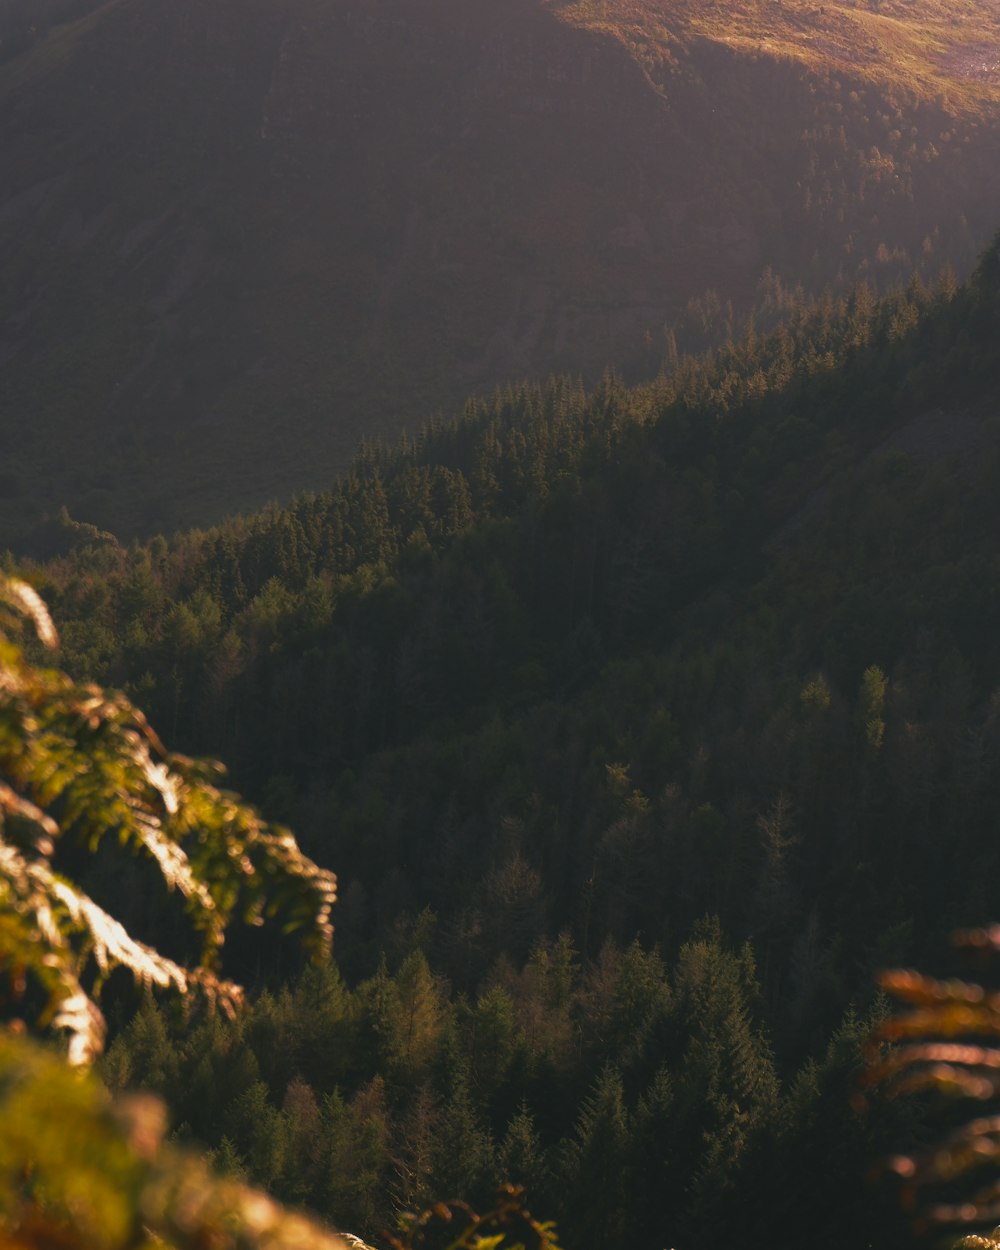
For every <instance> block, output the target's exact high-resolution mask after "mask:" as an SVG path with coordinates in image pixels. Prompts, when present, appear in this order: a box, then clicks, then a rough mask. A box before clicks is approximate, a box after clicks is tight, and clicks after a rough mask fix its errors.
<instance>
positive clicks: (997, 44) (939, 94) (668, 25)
mask: <svg viewBox="0 0 1000 1250" xmlns="http://www.w3.org/2000/svg"><path fill="white" fill-rule="evenodd" d="M552 8H553V9H554V10H555V11H556V12H557V13H558V14H559V15H560V16H561V17H562V18H564V19H566V20H569V21H572V22H574V23H576V24H579V25H582V26H587V27H590V28H592V29H603V30H606V31H610V32H613V33H614V34H615V35H616V36H618V37H619V38H620V39H621V40H622V41H623V42H624V43H625V44H626V45H627V46H629V47H630V48H631V49H633V51H634V52H635V54H636V55H637V56H638V57H640V59H642V60H644V61H645V62H646V63H647V64H648V66H649V68H650V72H651V75H652V76H653V77H658V76H659V74H658V69H659V66H660V65H663V64H666V65H669V64H670V62H671V60H672V59H673V58H674V57H675V56H676V55H677V53H678V51H679V50H681V49H682V48H683V45H684V44H685V43H686V42H688V41H690V40H691V39H692V38H693V37H703V38H706V39H711V40H714V41H716V42H719V43H724V44H727V45H729V46H730V47H732V48H736V49H739V50H741V51H744V52H763V53H766V54H767V55H768V56H779V57H788V58H791V59H794V60H796V61H799V62H801V63H802V64H804V65H807V66H809V67H810V68H811V69H814V70H817V71H820V72H823V71H826V70H829V69H836V70H839V71H844V72H846V73H849V74H851V75H857V76H861V77H863V78H865V79H868V80H870V81H872V82H881V83H892V84H896V85H898V86H902V87H906V88H907V89H909V90H911V91H912V92H913V93H914V94H915V95H916V96H918V97H919V98H921V99H926V100H935V101H938V102H941V103H944V104H946V105H948V106H950V107H953V108H956V109H962V110H971V111H973V112H980V111H982V109H983V107H984V105H987V104H988V103H991V102H992V103H996V102H997V101H998V100H1000V8H998V7H997V5H995V4H992V3H989V2H988V0H839V2H837V0H831V2H828V3H817V2H816V0H753V2H749V3H747V2H745V0H744V2H735V3H730V2H728V0H727V2H720V0H676V2H674V0H666V2H665V0H568V2H564V0H553V3H552Z"/></svg>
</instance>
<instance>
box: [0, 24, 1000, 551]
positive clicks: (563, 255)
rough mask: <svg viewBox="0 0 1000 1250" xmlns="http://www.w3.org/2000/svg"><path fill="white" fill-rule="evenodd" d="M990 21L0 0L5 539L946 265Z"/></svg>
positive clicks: (975, 128) (239, 487) (215, 511)
mask: <svg viewBox="0 0 1000 1250" xmlns="http://www.w3.org/2000/svg"><path fill="white" fill-rule="evenodd" d="M998 31H1000V21H998V18H997V16H996V13H995V9H994V6H992V5H990V4H987V3H985V2H977V3H970V4H966V5H962V6H960V7H959V8H955V6H951V5H947V4H943V3H936V2H935V0H921V2H920V3H908V2H907V3H904V2H903V0H899V2H898V3H897V2H895V0H883V3H881V4H874V3H873V4H871V5H868V6H865V5H854V4H849V3H840V4H834V3H828V4H826V5H824V6H820V7H817V6H815V5H812V4H809V3H805V2H804V0H803V2H800V0H784V2H783V3H780V4H766V5H764V4H759V3H756V4H750V3H745V4H732V5H728V4H727V5H722V6H719V5H715V4H709V3H707V2H699V3H695V2H694V0H688V2H686V3H676V4H672V5H668V6H663V5H655V4H652V3H649V4H645V5H643V4H638V3H625V0H604V2H603V3H597V2H596V0H595V2H586V3H583V2H581V3H579V4H575V5H569V4H556V3H541V2H540V0H515V2H513V3H509V4H504V5H497V4H495V3H487V2H486V0H465V2H463V3H458V2H457V0H420V3H419V4H415V3H412V2H411V3H403V0H372V2H371V3H366V4H365V5H363V6H362V5H355V4H352V3H350V2H349V0H336V3H320V2H319V0H239V2H237V0H213V2H212V4H211V5H206V4H205V3H204V2H203V0H109V2H108V3H105V4H99V5H94V4H92V3H89V2H88V0H83V2H82V3H77V4H76V5H73V4H70V3H66V4H62V5H59V4H57V3H54V2H53V3H52V4H50V5H48V6H41V5H40V6H38V7H37V8H35V7H32V6H30V5H29V6H25V5H24V4H23V3H20V2H19V0H18V2H17V3H15V0H2V3H0V34H3V33H4V32H6V33H5V37H4V42H3V43H2V44H0V55H5V56H6V59H5V60H4V61H3V63H2V64H0V168H2V169H3V171H4V177H3V183H2V186H0V256H2V257H3V267H2V278H0V368H2V371H3V372H2V379H3V386H2V396H0V542H5V543H13V544H17V543H19V542H23V541H24V540H25V539H26V536H27V535H28V534H29V533H30V532H31V530H32V529H33V527H34V525H35V524H36V523H37V521H38V519H39V517H40V516H41V515H42V514H43V513H44V512H49V513H54V512H55V511H56V510H57V508H58V507H59V506H60V505H62V504H66V505H68V506H69V508H70V511H71V512H72V513H73V514H74V515H77V516H80V517H81V518H82V519H83V520H85V521H87V522H94V523H96V524H97V525H99V526H101V527H106V528H110V529H112V530H114V531H115V532H117V533H119V534H120V535H122V536H125V537H127V536H129V535H131V534H133V533H136V532H139V533H142V532H147V533H148V532H150V531H153V530H155V529H157V528H160V529H170V528H173V527H174V526H176V525H179V524H181V523H186V524H190V523H192V522H194V523H202V524H204V523H208V522H212V521H215V520H217V519H218V518H219V517H221V516H222V515H223V514H224V513H226V512H227V511H231V510H233V509H235V508H248V507H251V506H257V505H259V504H260V503H261V502H262V501H263V500H265V499H267V498H269V497H273V496H275V495H278V496H284V497H288V496H290V495H291V494H292V492H293V491H295V490H298V489H303V488H307V487H313V488H316V487H324V486H326V485H328V484H329V482H330V481H331V480H332V477H333V475H334V474H335V473H336V472H338V471H340V470H342V469H343V468H344V467H345V466H346V465H347V464H348V462H349V460H350V457H351V455H352V453H353V451H354V449H355V447H356V445H357V442H358V439H359V438H360V437H362V436H365V437H368V438H373V437H378V436H382V435H386V434H388V435H390V436H392V437H395V434H396V432H397V431H398V430H399V428H401V427H402V426H404V425H409V426H410V427H411V428H412V427H414V426H415V425H416V424H418V423H419V422H420V421H421V420H423V419H426V418H428V417H430V416H432V415H433V414H434V413H435V412H436V411H438V410H439V409H442V408H443V409H445V410H446V411H450V410H453V409H454V406H455V405H457V404H458V403H459V402H460V401H461V399H462V398H463V397H464V396H465V395H466V394H467V393H469V392H470V391H476V390H482V389H484V388H485V389H486V390H489V389H491V388H492V387H493V386H494V385H495V384H496V382H498V381H503V380H505V379H507V378H509V377H522V376H529V377H530V376H544V375H546V374H548V373H549V372H550V371H553V370H556V371H563V370H565V371H569V372H572V373H577V372H579V373H582V374H583V375H584V377H585V378H586V379H591V380H596V378H597V377H598V376H599V374H600V371H601V370H602V369H603V368H604V366H605V365H606V364H607V363H609V362H611V363H615V364H616V365H618V366H619V367H620V368H622V369H623V370H624V371H625V374H626V376H636V377H638V376H642V375H646V376H651V375H655V373H656V371H657V370H658V368H659V365H660V362H661V360H662V359H663V357H664V355H669V353H670V352H671V351H672V350H673V342H674V341H675V338H676V336H673V337H671V336H666V337H665V335H664V327H665V326H667V325H674V323H675V322H677V330H678V333H679V334H680V337H681V340H682V346H683V341H684V336H685V335H687V339H688V341H690V342H692V343H694V342H697V341H701V342H709V341H711V340H712V339H713V338H717V337H720V336H721V338H725V336H726V333H727V332H728V331H729V330H731V328H732V322H733V311H732V308H731V307H730V304H731V303H735V306H736V308H737V310H738V309H740V308H742V309H746V308H748V307H750V306H751V305H752V304H755V303H756V304H759V305H760V306H761V308H762V309H763V310H764V311H765V312H767V310H768V309H772V308H773V307H775V306H779V305H780V306H782V307H787V306H788V305H789V302H790V301H792V302H794V299H795V298H796V297H795V295H794V292H795V289H796V287H798V286H800V285H801V286H803V287H804V288H805V289H806V290H807V291H817V290H819V289H821V288H822V287H823V286H825V285H826V284H831V283H832V284H836V283H838V282H843V281H849V280H853V279H854V278H856V277H858V276H859V275H868V276H870V277H871V278H872V279H873V280H875V281H878V280H884V279H887V278H890V277H894V276H896V275H897V274H898V273H900V272H904V271H905V272H909V271H910V269H912V268H913V267H914V266H922V267H923V268H924V269H925V271H934V270H936V269H937V268H939V267H940V265H942V264H943V263H945V262H948V261H950V262H951V263H953V264H954V265H955V267H956V268H957V269H959V270H960V271H963V270H965V269H966V268H967V267H968V264H969V262H970V260H971V257H972V256H973V255H974V254H975V252H976V251H977V250H978V249H979V248H980V247H981V246H982V244H983V243H984V242H985V240H986V238H987V235H988V232H989V230H991V229H992V226H993V224H994V222H993V218H994V214H995V204H996V202H997V192H998V190H1000V160H998V159H997V155H998V135H1000V129H998V126H1000V104H998V101H1000V75H998V71H997V52H996V50H997V47H998V46H1000V33H998ZM790 293H791V294H790ZM692 301H693V302H692ZM699 336H700V338H699Z"/></svg>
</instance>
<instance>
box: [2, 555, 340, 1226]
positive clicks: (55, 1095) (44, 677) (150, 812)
mask: <svg viewBox="0 0 1000 1250" xmlns="http://www.w3.org/2000/svg"><path fill="white" fill-rule="evenodd" d="M25 618H26V619H27V620H29V621H30V622H31V623H32V624H33V626H34V628H35V631H36V633H37V636H38V640H39V641H40V642H41V643H42V644H43V645H44V646H47V647H50V648H51V647H54V646H56V644H57V639H56V635H55V630H54V628H53V626H52V622H51V620H50V619H49V616H48V613H47V612H46V610H45V608H44V606H43V604H42V602H41V600H40V599H39V598H38V596H37V594H36V593H35V592H34V591H33V590H32V589H31V588H30V587H28V586H27V585H25V584H24V583H23V582H20V581H17V580H15V579H12V578H7V577H6V576H3V577H0V835H2V840H0V967H2V970H3V974H4V977H5V979H6V981H7V984H8V987H9V991H10V993H11V995H12V996H13V997H14V998H15V999H20V1000H23V1004H24V1008H25V1014H26V1015H28V1016H29V1018H31V1017H33V1016H34V1015H35V1010H34V1007H33V999H32V993H33V992H37V990H41V991H42V994H43V998H42V1000H41V1010H40V1013H38V1021H37V1022H38V1023H39V1024H41V1025H43V1026H44V1025H49V1024H50V1025H51V1026H52V1027H54V1028H55V1029H57V1030H65V1031H66V1032H67V1033H68V1034H69V1042H68V1058H69V1060H70V1064H71V1065H76V1066H77V1067H79V1066H80V1065H85V1064H87V1063H88V1062H89V1061H90V1060H92V1059H93V1058H94V1057H95V1055H96V1054H97V1052H98V1051H99V1050H100V1048H101V1044H102V1041H103V1034H104V1021H103V1017H102V1016H101V1013H100V1011H99V1009H98V1007H97V1004H96V996H97V993H98V991H99V989H100V985H101V982H102V980H103V979H104V978H105V977H106V976H108V975H109V974H110V973H111V972H112V971H114V970H115V969H116V968H123V969H126V970H127V971H128V972H130V973H131V974H132V976H133V977H134V978H135V979H136V981H137V982H139V983H140V984H141V985H142V986H144V987H146V988H149V987H151V986H160V987H169V988H170V989H172V990H174V991H175V992H176V993H178V994H180V995H181V996H182V997H186V996H187V995H188V994H189V992H190V991H192V990H193V989H195V988H196V987H197V988H198V989H199V990H200V991H201V992H202V993H203V994H205V995H206V996H207V997H208V999H209V1001H210V1003H211V1004H212V1005H213V1006H221V1007H222V1008H223V1009H225V1011H226V1012H227V1014H228V1015H229V1016H230V1017H232V1016H233V1015H234V1014H235V1011H236V1008H237V1006H238V1005H239V1003H240V1002H241V999H242V993H241V990H240V988H239V987H238V986H236V985H234V984H231V983H229V982H225V981H221V980H220V979H219V978H218V976H217V975H216V970H215V964H216V961H217V955H218V950H219V947H220V946H221V944H222V940H223V937H224V935H225V931H226V929H227V928H228V927H229V924H230V921H231V920H232V919H233V917H234V916H237V915H238V916H239V917H240V918H241V919H243V920H247V921H250V922H251V923H253V922H256V921H258V920H260V919H261V918H262V917H263V916H264V915H280V916H282V917H283V918H284V919H285V923H286V924H288V925H290V926H291V927H305V928H306V929H307V934H308V936H310V937H311V938H312V941H313V946H314V949H315V951H316V952H317V954H324V953H325V952H327V951H328V948H329V941H330V936H331V927H330V921H329V914H330V907H331V905H332V903H333V899H334V878H333V876H332V874H330V873H329V872H326V871H325V870H323V869H320V868H318V867H317V866H316V865H315V864H313V863H312V862H311V861H310V860H308V859H307V858H306V857H305V856H303V855H302V853H301V852H300V851H299V849H298V847H297V846H296V844H295V842H294V840H293V839H292V837H291V835H290V834H288V833H287V832H285V831H275V830H271V829H269V828H268V827H267V826H266V825H265V824H264V822H263V821H261V820H260V818H259V817H258V816H257V815H256V813H255V812H253V811H252V809H250V808H247V807H244V806H243V805H242V804H241V803H239V802H238V800H237V799H236V798H235V796H233V795H230V794H226V793H223V792H221V791H219V790H218V789H216V788H215V786H214V785H212V784H211V783H210V782H209V780H208V777H209V776H210V775H211V774H212V771H213V770H212V769H211V768H210V767H208V766H203V765H196V764H194V763H193V762H191V761H188V760H184V759H181V758H179V757H176V756H168V755H166V753H165V752H164V751H163V748H162V747H161V746H160V743H159V740H158V739H157V738H156V737H155V735H154V734H153V732H152V730H151V729H150V728H149V726H148V724H147V723H146V721H145V719H144V717H143V716H142V714H141V713H140V712H138V711H137V709H135V708H134V707H133V706H132V705H131V704H130V703H129V702H128V700H126V699H125V698H124V697H123V696H121V695H114V694H108V693H107V692H105V691H103V690H101V689H100V688H99V687H97V686H94V685H92V684H85V685H81V684H78V683H75V682H74V681H72V680H71V678H69V677H68V676H66V674H64V673H61V672H59V671H57V670H53V669H47V668H41V667H39V666H37V665H36V664H34V663H32V662H31V661H30V660H29V659H28V658H27V656H26V654H25V651H24V649H23V648H22V647H21V646H19V645H18V644H17V643H16V642H14V641H13V640H12V639H11V637H10V635H11V632H12V631H13V630H15V629H16V628H17V626H18V624H19V623H20V622H21V621H22V620H23V619H25ZM106 837H114V838H116V839H117V841H118V842H119V844H120V845H122V846H123V847H124V848H125V849H126V850H127V851H128V852H131V853H132V854H136V853H142V854H145V855H146V856H148V858H149V859H150V861H151V862H152V863H154V864H155V865H156V867H157V868H158V869H159V871H160V873H161V874H162V877H163V879H164V881H165V883H166V885H167V886H168V887H169V888H170V889H176V890H177V891H178V892H179V893H180V894H181V896H182V897H183V898H184V900H185V903H186V905H187V910H188V914H189V916H190V917H191V919H192V921H193V924H194V928H195V930H196V931H197V932H198V933H199V936H200V938H201V947H202V963H201V966H200V968H198V969H197V970H196V971H195V972H191V971H188V970H186V969H184V968H182V967H181V966H180V965H179V964H177V963H175V962H174V961H173V960H170V959H168V958H166V957H164V956H162V955H161V954H159V952H157V951H156V950H155V949H154V948H152V947H150V946H147V945H144V944H143V943H140V942H137V941H135V940H134V939H133V938H132V937H131V936H130V935H129V934H128V932H127V931H126V929H125V928H124V926H122V925H121V924H120V923H119V922H118V921H117V920H115V919H114V918H113V917H112V916H111V915H109V914H108V913H107V912H106V911H105V910H103V909H102V908H101V907H99V906H98V905H97V904H96V903H95V902H94V901H93V900H92V899H91V898H90V897H89V896H88V895H87V894H86V893H85V892H84V891H82V890H81V889H79V888H78V887H77V886H76V885H75V884H74V883H73V882H72V881H71V880H70V879H69V878H68V877H66V876H65V875H63V874H62V873H60V872H57V871H56V870H55V868H54V867H53V862H52V860H53V855H54V854H55V852H56V849H57V845H58V844H59V843H61V842H63V841H65V840H75V841H77V842H80V843H82V844H83V846H84V847H85V848H86V849H87V850H88V851H91V852H94V851H97V850H98V848H99V846H100V844H101V842H102V840H103V839H104V838H106ZM146 1019H147V1021H149V1023H150V1026H151V1027H150V1028H149V1029H148V1031H147V1036H148V1039H149V1043H148V1045H147V1046H146V1048H145V1050H146V1053H145V1055H142V1058H143V1059H144V1060H145V1062H146V1063H149V1064H151V1065H152V1064H155V1063H156V1062H157V1058H158V1056H159V1054H161V1053H163V1054H165V1056H166V1057H167V1058H166V1062H165V1064H164V1068H163V1069H162V1070H161V1071H160V1073H159V1077H160V1079H161V1080H163V1081H164V1082H166V1081H168V1080H169V1069H170V1067H171V1066H172V1065H171V1064H170V1059H169V1054H170V1048H169V1045H168V1044H167V1041H166V1038H165V1035H164V1033H163V1031H162V1029H158V1028H157V1024H158V1020H157V1017H156V1016H155V1015H149V1014H147V1016H146ZM32 1023H33V1024H34V1023H35V1020H34V1019H32ZM24 1027H25V1026H24V1021H15V1024H14V1026H10V1027H9V1028H8V1030H7V1031H6V1033H5V1035H4V1036H3V1037H0V1122H2V1124H3V1131H2V1132H0V1237H2V1239H3V1241H4V1244H6V1245H11V1246H18V1247H24V1248H26V1250H27V1248H29V1247H31V1248H40V1247H44V1246H50V1245H56V1244H57V1245H59V1246H62V1247H66V1248H69V1247H80V1248H81V1250H82V1248H83V1247H100V1248H102V1250H140V1247H142V1248H145V1247H150V1246H152V1245H163V1244H169V1245H171V1246H174V1247H176V1248H177V1250H187V1248H188V1247H190V1248H191V1250H194V1248H195V1247H200V1246H204V1245H205V1244H206V1243H207V1242H208V1241H211V1242H212V1244H215V1245H219V1246H224V1245H225V1246H232V1247H233V1248H234V1250H236V1247H246V1248H247V1250H249V1248H250V1247H259V1248H261V1250H263V1248H264V1247H269V1248H271V1250H279V1248H280V1250H293V1248H294V1247H298V1246H301V1247H305V1246H309V1247H313V1248H316V1250H323V1248H324V1247H327V1248H329V1250H343V1245H344V1243H343V1242H342V1240H341V1239H340V1238H339V1237H338V1236H336V1235H335V1234H332V1233H329V1232H327V1231H325V1230H323V1229H322V1228H321V1227H319V1226H318V1225H316V1224H315V1223H313V1222H311V1221H308V1220H306V1219H303V1218H302V1217H300V1216H297V1215H292V1214H290V1213H289V1212H287V1211H284V1210H283V1209H282V1208H281V1207H279V1206H278V1205H277V1204H275V1203H274V1202H272V1201H271V1200H270V1199H268V1198H267V1197H265V1196H264V1195H263V1194H262V1193H259V1192H256V1191H253V1190H250V1189H247V1188H246V1187H245V1186H243V1185H241V1184H238V1183H237V1182H235V1181H232V1180H218V1179H216V1178H213V1177H211V1176H210V1174H209V1171H208V1168H207V1166H206V1165H205V1164H204V1163H202V1162H200V1161H199V1160H197V1159H196V1158H195V1157H194V1156H187V1155H184V1154H181V1153H179V1152H177V1151H176V1150H174V1149H172V1148H170V1147H168V1146H166V1145H165V1144H164V1140H163V1138H164V1132H165V1128H166V1114H165V1110H164V1108H163V1105H162V1104H161V1103H160V1102H159V1101H157V1100H156V1099H154V1098H152V1097H151V1096H146V1097H144V1098H133V1099H131V1100H127V1101H123V1102H121V1103H119V1104H118V1105H117V1106H115V1105H113V1104H112V1103H111V1101H110V1099H109V1098H108V1096H107V1094H106V1093H105V1091H104V1090H103V1089H102V1088H101V1087H100V1086H99V1084H98V1083H97V1081H96V1080H94V1078H92V1077H91V1076H89V1075H84V1074H81V1073H79V1072H75V1071H73V1069H72V1067H70V1066H67V1065H66V1064H65V1063H64V1062H63V1061H62V1060H61V1059H59V1058H57V1057H56V1056H54V1055H53V1054H51V1053H49V1052H47V1051H44V1050H42V1049H41V1048H40V1047H38V1046H37V1045H36V1044H34V1043H32V1042H29V1041H28V1040H27V1039H26V1038H25V1037H22V1036H19V1034H23V1032H24ZM140 1054H141V1052H140V1051H138V1050H137V1051H135V1052H133V1053H132V1054H131V1055H129V1056H119V1057H120V1060H121V1064H120V1065H119V1068H118V1071H119V1076H120V1079H126V1078H127V1073H128V1071H129V1069H130V1067H131V1066H132V1065H133V1064H134V1063H135V1061H136V1059H137V1058H139V1057H140ZM257 1090H258V1087H251V1088H250V1090H249V1091H248V1092H247V1095H246V1098H247V1099H250V1100H251V1101H252V1099H253V1097H254V1095H255V1092H256V1091H257ZM258 1101H260V1099H259V1098H258ZM292 1144H293V1147H294V1146H295V1145H297V1143H294V1142H293V1143H292ZM258 1170H259V1169H258Z"/></svg>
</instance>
